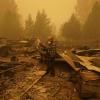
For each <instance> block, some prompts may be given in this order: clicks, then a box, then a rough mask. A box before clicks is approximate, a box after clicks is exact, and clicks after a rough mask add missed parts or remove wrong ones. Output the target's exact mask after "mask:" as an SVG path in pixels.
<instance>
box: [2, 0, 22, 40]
mask: <svg viewBox="0 0 100 100" xmlns="http://www.w3.org/2000/svg"><path fill="white" fill-rule="evenodd" d="M9 3H10V4H9ZM9 3H8V7H9V8H8V9H5V11H4V14H3V18H2V26H1V30H0V33H1V34H2V36H3V37H6V38H9V39H19V38H20V37H21V33H22V26H21V23H20V16H19V14H18V11H17V10H18V9H17V5H16V3H15V1H14V0H9ZM6 5H7V4H6Z"/></svg>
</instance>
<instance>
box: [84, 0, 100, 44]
mask: <svg viewBox="0 0 100 100" xmlns="http://www.w3.org/2000/svg"><path fill="white" fill-rule="evenodd" d="M83 34H84V39H85V40H86V41H88V42H89V41H90V42H92V41H96V40H100V4H99V3H98V2H96V3H95V4H94V7H93V8H92V12H91V13H90V14H89V16H88V18H87V21H86V23H85V25H84V27H83Z"/></svg>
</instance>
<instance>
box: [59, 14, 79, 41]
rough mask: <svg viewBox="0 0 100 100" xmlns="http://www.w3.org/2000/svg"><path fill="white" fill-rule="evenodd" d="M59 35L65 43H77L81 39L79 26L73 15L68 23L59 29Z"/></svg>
mask: <svg viewBox="0 0 100 100" xmlns="http://www.w3.org/2000/svg"><path fill="white" fill-rule="evenodd" d="M61 33H62V35H63V36H64V37H65V39H66V41H67V42H70V43H77V42H79V41H80V39H81V24H80V22H79V21H78V20H77V18H76V17H75V15H74V14H73V15H72V17H71V19H70V20H69V21H68V22H65V23H64V24H63V26H62V27H61Z"/></svg>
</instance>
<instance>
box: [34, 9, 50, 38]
mask: <svg viewBox="0 0 100 100" xmlns="http://www.w3.org/2000/svg"><path fill="white" fill-rule="evenodd" d="M34 33H35V35H36V36H38V37H39V38H44V37H47V36H48V35H50V34H51V33H52V25H51V22H50V19H49V18H48V17H47V15H46V13H45V11H44V10H43V11H42V12H40V11H39V12H38V13H37V16H36V21H35V24H34Z"/></svg>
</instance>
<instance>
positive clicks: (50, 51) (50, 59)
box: [47, 37, 56, 76]
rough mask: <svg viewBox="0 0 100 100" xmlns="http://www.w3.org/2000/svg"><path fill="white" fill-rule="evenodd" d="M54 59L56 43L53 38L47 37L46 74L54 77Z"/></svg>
mask: <svg viewBox="0 0 100 100" xmlns="http://www.w3.org/2000/svg"><path fill="white" fill-rule="evenodd" d="M55 58H56V43H55V41H54V38H53V37H49V38H48V41H47V64H48V68H47V73H50V74H51V75H52V76H55V69H54V62H55Z"/></svg>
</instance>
